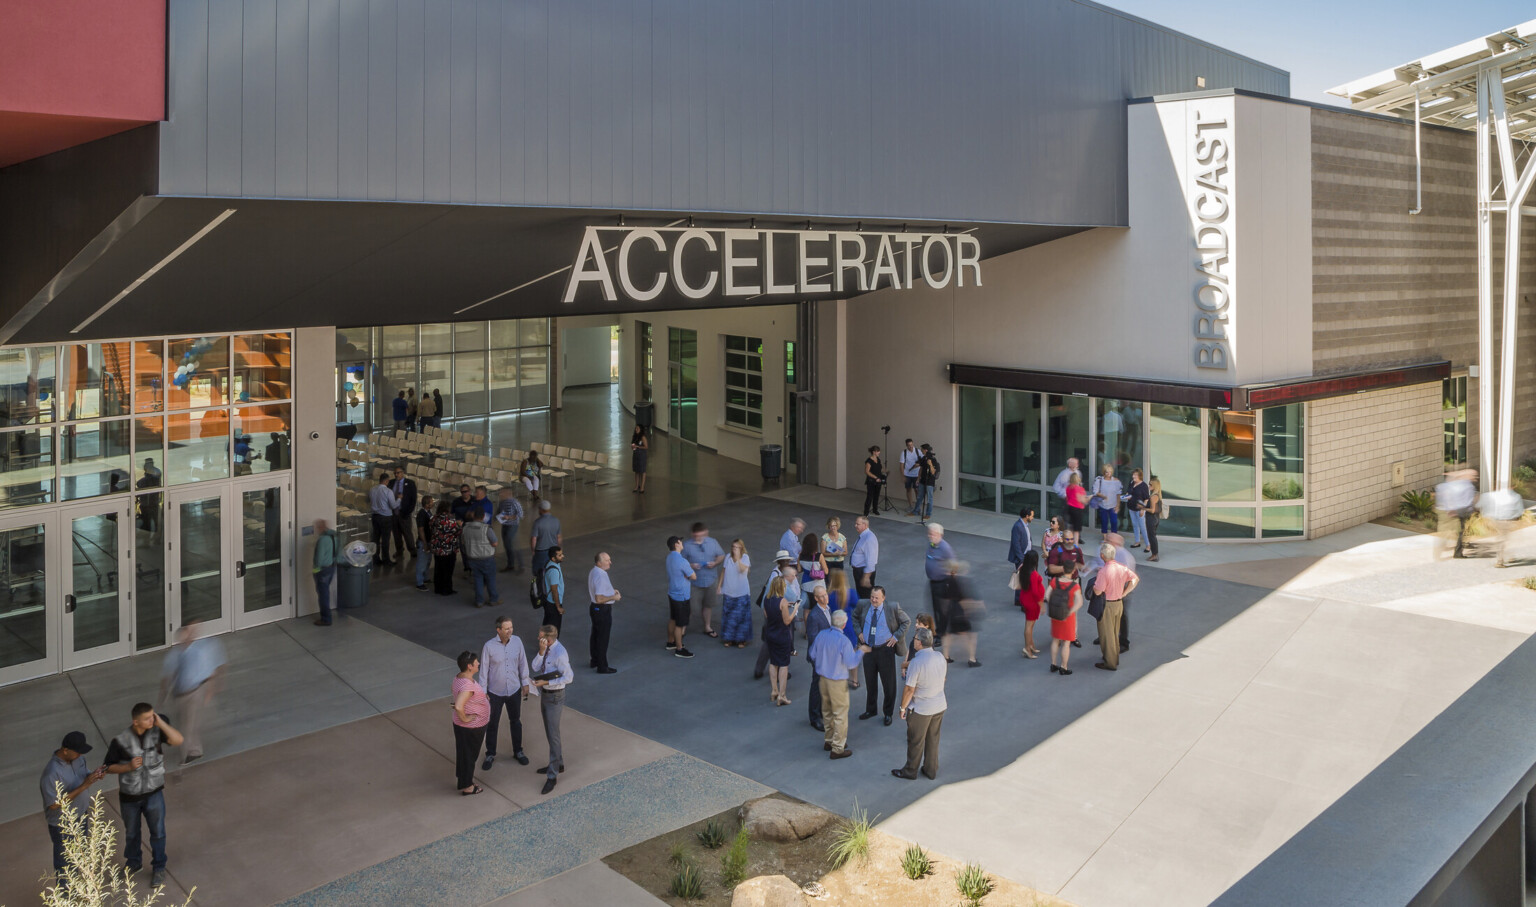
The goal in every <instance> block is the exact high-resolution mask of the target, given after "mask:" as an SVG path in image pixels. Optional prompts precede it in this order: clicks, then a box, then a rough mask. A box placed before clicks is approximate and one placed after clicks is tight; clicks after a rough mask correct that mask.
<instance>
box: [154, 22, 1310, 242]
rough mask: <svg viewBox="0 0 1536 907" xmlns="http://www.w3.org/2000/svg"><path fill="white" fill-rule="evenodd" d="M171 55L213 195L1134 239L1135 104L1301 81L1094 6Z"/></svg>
mask: <svg viewBox="0 0 1536 907" xmlns="http://www.w3.org/2000/svg"><path fill="white" fill-rule="evenodd" d="M169 37H170V50H169V56H170V77H169V94H170V107H169V111H170V115H169V122H167V123H166V124H164V125H163V126H162V127H161V128H162V130H163V132H164V137H163V139H162V149H163V157H162V161H161V174H160V180H161V185H162V188H163V191H165V192H166V193H168V194H188V195H202V194H211V195H230V196H242V195H243V196H251V197H271V196H274V195H277V196H283V197H305V198H343V199H364V200H366V199H371V200H391V201H393V200H408V201H432V202H460V203H477V204H511V205H547V206H558V207H609V208H612V207H619V208H635V209H642V208H643V209H650V210H677V211H737V212H761V213H765V214H766V213H786V214H796V215H799V214H805V215H812V216H834V217H835V216H846V217H893V218H912V219H914V220H918V219H921V220H943V219H953V220H969V221H976V220H997V221H1006V222H1029V223H1054V224H1124V223H1125V222H1126V163H1125V142H1126V133H1125V105H1124V101H1125V100H1126V99H1127V98H1130V97H1139V96H1146V95H1152V94H1160V93H1168V92H1174V91H1184V90H1190V89H1193V88H1194V87H1195V78H1196V77H1197V76H1204V77H1205V79H1206V85H1207V86H1208V87H1211V88H1217V87H1226V86H1235V87H1241V88H1247V89H1252V90H1255V91H1262V92H1269V93H1274V94H1281V95H1284V94H1286V93H1288V90H1289V77H1288V76H1287V75H1286V74H1285V73H1284V72H1281V71H1279V70H1276V69H1273V68H1271V67H1268V66H1264V65H1262V64H1258V63H1255V62H1254V61H1251V60H1247V59H1245V58H1243V57H1239V56H1237V55H1235V54H1231V53H1228V52H1226V51H1223V50H1221V49H1219V48H1215V47H1212V46H1210V45H1208V44H1205V43H1203V42H1200V41H1197V40H1194V39H1192V38H1188V37H1186V36H1183V35H1179V34H1176V33H1173V32H1170V31H1168V30H1166V29H1163V28H1161V27H1158V26H1156V25H1152V24H1150V23H1147V22H1144V21H1142V20H1139V19H1135V18H1133V17H1130V16H1126V15H1124V14H1122V13H1118V12H1116V11H1114V10H1110V9H1107V8H1105V7H1100V6H1097V5H1094V4H1091V3H1088V2H1084V0H1031V2H1028V3H1018V2H1016V0H958V2H953V3H943V4H941V3H933V2H931V0H847V2H842V3H836V4H825V3H818V2H816V0H242V2H240V3H229V2H219V0H171V3H170V28H169ZM301 175H302V176H303V179H302V180H300V178H299V177H300V176H301Z"/></svg>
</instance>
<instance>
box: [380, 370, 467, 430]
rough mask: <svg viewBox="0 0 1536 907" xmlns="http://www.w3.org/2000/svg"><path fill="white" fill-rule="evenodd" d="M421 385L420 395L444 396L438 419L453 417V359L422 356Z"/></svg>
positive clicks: (418, 389) (417, 390) (418, 391)
mask: <svg viewBox="0 0 1536 907" xmlns="http://www.w3.org/2000/svg"><path fill="white" fill-rule="evenodd" d="M420 362H421V379H420V380H421V385H420V386H419V387H417V389H416V392H417V393H418V394H430V393H432V392H433V391H434V390H435V391H438V392H440V393H441V394H442V396H443V405H442V407H441V409H439V410H438V413H437V418H439V419H449V418H452V417H453V357H452V356H422V357H421V359H420ZM380 424H383V423H380Z"/></svg>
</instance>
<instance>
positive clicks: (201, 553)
mask: <svg viewBox="0 0 1536 907" xmlns="http://www.w3.org/2000/svg"><path fill="white" fill-rule="evenodd" d="M227 491H228V489H227V488H197V487H196V486H194V487H191V488H183V489H179V490H177V491H173V492H168V493H167V494H166V496H165V497H166V507H165V511H166V512H165V515H166V533H165V543H166V549H165V550H166V558H165V573H166V580H167V582H166V592H167V595H168V597H169V601H168V605H169V607H168V608H167V611H168V613H169V614H170V615H171V623H172V625H173V626H178V627H179V626H181V625H183V624H185V623H187V622H189V621H192V620H199V621H202V622H203V623H204V624H205V626H204V627H203V629H202V631H201V632H202V633H204V634H206V633H223V632H226V631H228V630H231V629H233V625H232V622H231V617H232V614H233V612H232V610H231V609H230V608H228V607H227V606H226V604H225V603H226V601H227V600H228V596H227V594H226V582H227V579H226V578H227V576H228V575H230V574H231V573H233V563H231V562H230V559H229V558H227V557H226V552H228V551H229V547H230V542H229V537H230V534H229V529H228V527H227V525H226V522H227V521H226V514H227V513H229V510H230V508H229V507H228V505H227V503H226V501H225V496H226V493H227Z"/></svg>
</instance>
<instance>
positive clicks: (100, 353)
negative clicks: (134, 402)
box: [59, 343, 130, 420]
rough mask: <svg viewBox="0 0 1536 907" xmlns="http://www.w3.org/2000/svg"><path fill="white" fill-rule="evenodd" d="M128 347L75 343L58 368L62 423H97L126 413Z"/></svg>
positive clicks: (123, 345) (111, 344) (68, 347)
mask: <svg viewBox="0 0 1536 907" xmlns="http://www.w3.org/2000/svg"><path fill="white" fill-rule="evenodd" d="M129 358H130V353H129V344H126V343H75V344H70V345H67V346H65V347H64V358H63V362H61V363H60V367H59V405H60V406H62V407H63V412H62V413H60V418H62V419H66V420H69V419H100V418H102V417H111V416H122V415H126V414H127V413H128V394H129V391H128V385H127V378H128V369H129Z"/></svg>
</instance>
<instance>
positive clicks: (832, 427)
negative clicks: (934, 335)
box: [815, 299, 862, 488]
mask: <svg viewBox="0 0 1536 907" xmlns="http://www.w3.org/2000/svg"><path fill="white" fill-rule="evenodd" d="M815 355H816V421H817V426H816V429H817V435H816V442H817V444H816V470H817V471H816V479H817V484H819V485H821V486H822V487H823V488H846V487H848V301H847V300H844V299H837V300H830V301H824V302H818V303H817V304H816V352H815ZM860 459H861V460H862V457H861V458H860Z"/></svg>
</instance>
